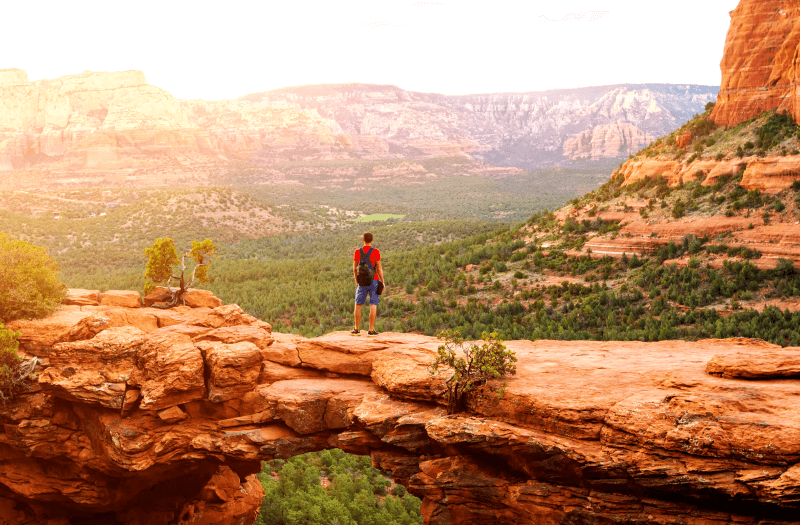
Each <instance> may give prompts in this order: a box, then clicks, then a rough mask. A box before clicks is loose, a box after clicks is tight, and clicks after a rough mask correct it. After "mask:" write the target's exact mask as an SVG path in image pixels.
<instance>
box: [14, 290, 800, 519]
mask: <svg viewBox="0 0 800 525" xmlns="http://www.w3.org/2000/svg"><path fill="white" fill-rule="evenodd" d="M70 297H72V300H71V301H72V302H82V303H83V306H77V305H75V306H64V307H62V308H61V309H60V310H58V311H57V312H56V313H55V314H54V315H53V316H51V317H49V318H47V319H43V320H40V321H30V322H27V321H18V322H15V323H12V325H11V326H12V327H13V328H14V329H17V330H20V331H21V332H22V336H21V349H22V351H23V352H24V353H25V354H27V355H35V356H38V358H39V359H41V362H40V366H39V376H38V382H37V384H36V385H35V387H34V389H33V390H32V391H31V392H28V393H26V394H24V395H23V396H22V397H21V398H20V399H18V400H17V401H15V402H14V403H13V404H11V405H9V406H6V407H4V408H3V410H2V412H0V417H2V422H3V427H2V429H3V431H2V433H0V465H1V466H2V468H0V511H2V512H0V516H2V520H0V521H1V522H2V523H10V524H15V525H16V524H28V523H49V524H51V525H56V524H57V525H67V524H68V523H71V522H75V523H78V522H83V521H82V520H87V519H104V520H106V522H109V523H124V524H142V525H144V524H148V525H155V524H178V523H180V524H190V523H193V524H199V523H204V524H211V523H219V524H223V523H225V524H227V523H243V524H249V523H252V521H253V519H254V516H255V512H256V510H257V508H258V505H259V499H260V497H261V489H260V485H259V484H258V481H257V480H256V479H255V478H254V476H253V474H254V473H255V472H257V471H258V470H259V467H260V465H259V460H260V459H268V458H275V457H282V458H287V457H290V456H293V455H295V454H299V453H302V452H306V451H311V450H320V449H324V448H330V447H338V448H341V449H343V450H347V451H351V452H357V453H362V454H367V453H368V454H370V455H371V456H372V460H373V463H374V464H375V465H376V466H378V467H380V468H382V469H386V470H389V471H391V472H392V474H393V476H394V478H395V479H396V480H397V481H398V482H400V483H402V484H404V485H406V486H407V487H408V488H409V489H410V490H411V491H412V492H413V493H414V494H417V495H418V496H420V497H422V498H424V499H423V513H424V516H425V522H426V523H429V524H450V523H452V524H455V523H485V524H498V523H508V524H511V523H515V524H520V523H531V524H533V523H567V522H568V523H607V522H621V521H626V522H627V521H632V522H645V521H646V522H648V523H676V522H680V523H687V524H700V523H702V524H709V523H720V524H722V523H730V522H732V521H733V522H737V523H764V524H766V523H778V521H774V520H785V522H786V523H798V521H797V516H798V511H799V510H800V499H798V494H800V475H798V472H800V471H799V470H798V469H800V449H798V446H797V444H798V443H800V424H798V420H799V419H798V417H799V416H800V414H798V404H797V402H796V399H797V392H798V378H800V364H798V362H797V359H796V358H797V349H780V348H779V347H775V346H773V345H768V344H765V343H763V342H759V341H751V340H724V341H723V340H708V341H702V342H699V343H685V342H683V341H671V342H662V343H651V344H645V343H620V342H614V343H593V342H557V341H537V342H530V341H512V342H508V343H507V344H508V347H509V348H510V349H512V350H514V351H515V352H516V354H517V357H518V358H519V361H518V364H517V375H516V376H514V377H512V378H511V379H509V380H508V383H507V387H506V389H505V392H504V394H503V395H502V396H498V395H497V394H498V392H497V389H498V388H499V386H500V385H499V384H496V385H495V384H492V385H488V386H485V387H482V388H480V389H479V390H477V391H476V392H475V393H474V394H473V395H472V396H471V397H470V398H469V400H468V407H469V411H468V412H465V413H463V414H459V415H457V416H449V417H448V416H446V415H445V413H444V410H443V408H442V407H441V405H442V403H443V402H444V399H443V390H444V386H443V378H441V377H436V378H431V376H430V375H429V374H428V369H427V365H428V363H430V361H431V360H432V358H433V355H434V352H435V349H436V347H437V346H438V344H439V341H437V340H436V339H433V338H428V337H424V336H418V335H413V334H391V333H389V334H382V335H380V336H379V337H376V338H369V339H368V338H353V337H350V336H349V335H347V334H345V333H335V334H329V335H326V336H323V337H320V338H316V339H303V338H299V337H294V336H285V335H281V334H272V333H271V332H270V329H269V325H267V324H266V323H263V322H260V321H257V320H255V319H253V318H252V317H250V316H248V315H246V314H244V313H243V312H242V311H241V310H240V309H239V308H238V307H236V306H235V305H226V306H220V307H216V308H207V307H200V308H188V307H180V308H176V309H173V310H159V309H151V308H124V307H119V306H108V305H96V301H95V300H94V299H93V298H96V297H97V295H96V294H92V293H86V292H83V293H81V294H75V293H73V294H71V295H70ZM76 297H80V301H76ZM102 302H105V303H107V302H110V301H109V300H106V299H103V301H102ZM92 303H95V304H92ZM742 378H748V380H745V379H742ZM792 520H795V521H792Z"/></svg>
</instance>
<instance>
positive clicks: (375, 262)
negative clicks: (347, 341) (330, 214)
mask: <svg viewBox="0 0 800 525" xmlns="http://www.w3.org/2000/svg"><path fill="white" fill-rule="evenodd" d="M363 240H364V247H363V248H361V249H360V250H356V251H355V254H354V255H353V279H355V281H356V308H355V312H354V314H355V325H354V328H353V331H352V332H350V334H351V335H361V330H360V329H359V325H360V324H361V306H363V304H364V301H365V300H366V298H367V296H368V295H369V332H367V335H368V336H376V335H378V332H376V331H375V318H376V317H377V316H378V303H379V302H380V299H381V298H380V296H379V295H378V283H379V282H383V266H382V265H381V252H379V251H378V249H377V248H373V247H372V234H371V233H370V232H367V233H365V234H364V237H363ZM362 252H363V254H364V257H365V259H366V260H367V262H368V263H369V265H371V267H372V268H373V269H374V270H375V277H374V278H373V280H372V284H370V285H369V286H361V285H360V284H358V264H359V263H360V262H361V254H362Z"/></svg>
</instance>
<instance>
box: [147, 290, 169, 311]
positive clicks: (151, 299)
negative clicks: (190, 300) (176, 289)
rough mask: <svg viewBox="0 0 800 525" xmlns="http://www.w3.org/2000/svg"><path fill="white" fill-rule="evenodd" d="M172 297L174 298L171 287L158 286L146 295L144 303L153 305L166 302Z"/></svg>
mask: <svg viewBox="0 0 800 525" xmlns="http://www.w3.org/2000/svg"><path fill="white" fill-rule="evenodd" d="M170 299H172V292H170V291H169V288H165V287H163V286H156V287H155V288H153V291H152V292H150V293H149V294H147V295H146V296H145V297H144V305H145V306H153V305H154V304H155V303H166V302H167V301H169V300H170Z"/></svg>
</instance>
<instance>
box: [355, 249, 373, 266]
mask: <svg viewBox="0 0 800 525" xmlns="http://www.w3.org/2000/svg"><path fill="white" fill-rule="evenodd" d="M374 249H375V247H374V246H370V247H369V250H368V251H367V253H364V248H363V247H362V248H359V249H358V251H359V252H361V260H362V261H363V260H364V259H366V260H367V265H368V266H369V267H370V268H372V269H373V270H374V269H375V268H374V267H373V266H372V261H370V260H369V256H370V254H371V253H372V250H374ZM359 262H360V261H359Z"/></svg>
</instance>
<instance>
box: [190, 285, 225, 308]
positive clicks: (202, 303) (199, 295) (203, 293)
mask: <svg viewBox="0 0 800 525" xmlns="http://www.w3.org/2000/svg"><path fill="white" fill-rule="evenodd" d="M181 299H183V302H184V303H186V306H191V307H192V308H201V307H206V308H216V307H218V306H222V300H221V299H218V298H217V297H215V296H214V294H213V293H211V292H209V291H208V290H196V289H194V288H189V289H188V290H186V292H185V293H184V294H183V295H182V296H181Z"/></svg>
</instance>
